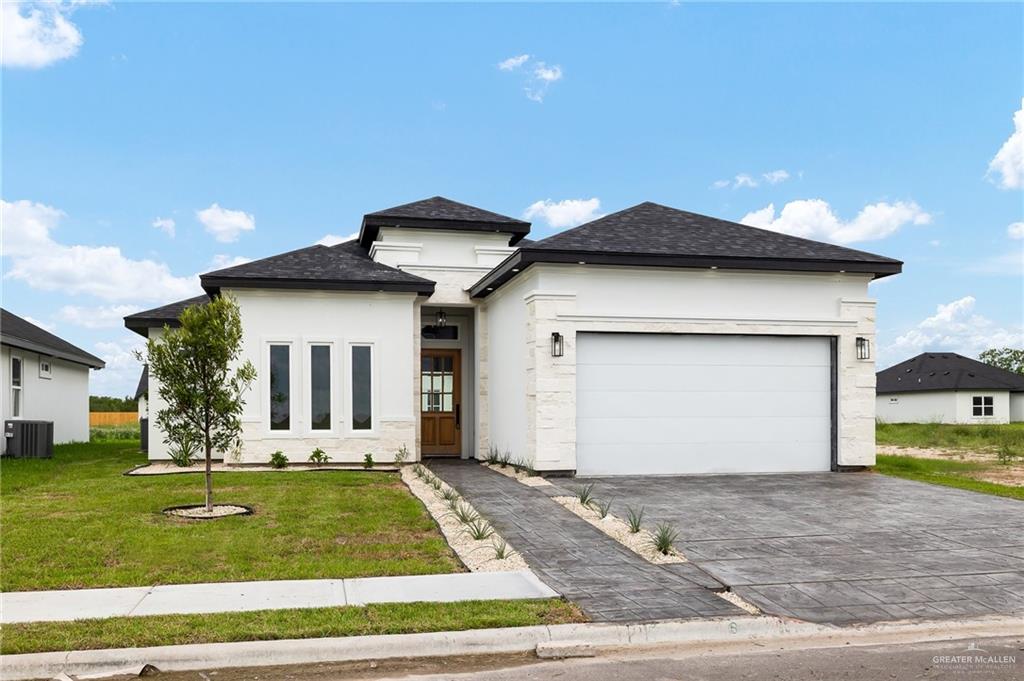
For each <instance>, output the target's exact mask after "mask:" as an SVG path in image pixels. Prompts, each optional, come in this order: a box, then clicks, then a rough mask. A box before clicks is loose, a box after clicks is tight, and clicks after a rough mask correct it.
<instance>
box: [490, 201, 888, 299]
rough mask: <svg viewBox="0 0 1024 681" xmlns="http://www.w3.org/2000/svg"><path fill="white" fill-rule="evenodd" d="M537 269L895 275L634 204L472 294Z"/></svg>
mask: <svg viewBox="0 0 1024 681" xmlns="http://www.w3.org/2000/svg"><path fill="white" fill-rule="evenodd" d="M537 262H562V263H576V262H584V263H586V264H591V265H635V266H646V267H721V268H723V269H729V268H732V269H753V270H791V271H792V270H795V271H808V272H840V271H846V272H863V273H868V274H874V275H875V277H876V278H878V277H884V276H888V275H890V274H896V273H898V272H900V271H901V270H902V265H903V263H901V262H900V261H899V260H894V259H893V258H886V257H884V256H880V255H875V254H873V253H867V252H865V251H858V250H855V249H852V248H845V247H843V246H836V245H834V244H828V243H823V242H820V241H812V240H810V239H802V238H800V237H795V236H790V235H788V234H781V233H779V232H773V231H770V230H766V229H758V228H757V227H750V226H748V225H741V224H739V223H736V222H729V221H728V220H720V219H718V218H712V217H708V216H706V215H698V214H697V213H689V212H687V211H683V210H678V209H676V208H670V207H668V206H662V205H659V204H657V203H651V202H646V203H641V204H639V205H637V206H633V207H632V208H627V209H626V210H622V211H619V212H617V213H612V214H611V215H606V216H604V217H602V218H598V219H597V220H594V221H592V222H588V223H586V224H583V225H580V226H579V227H576V228H574V229H570V230H568V231H565V232H562V233H560V234H556V235H554V236H551V237H548V238H546V239H541V240H540V241H537V242H535V243H532V244H529V245H527V246H523V247H521V248H520V250H519V251H517V252H516V253H515V254H513V255H512V256H510V257H509V258H508V259H506V260H505V262H503V263H502V264H501V265H499V266H498V267H497V268H495V269H494V270H493V271H492V272H491V273H489V274H488V275H487V276H485V277H484V278H483V279H481V280H480V281H479V282H477V284H476V285H475V286H474V287H473V289H472V294H473V295H474V296H477V297H482V296H486V295H487V293H488V292H489V291H491V290H493V289H495V288H497V287H498V286H500V285H501V284H503V283H504V282H505V281H507V280H508V279H510V278H511V277H512V276H514V275H515V273H516V272H518V271H522V270H523V269H525V268H526V267H528V266H529V265H531V264H533V263H537Z"/></svg>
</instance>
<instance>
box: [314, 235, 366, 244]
mask: <svg viewBox="0 0 1024 681" xmlns="http://www.w3.org/2000/svg"><path fill="white" fill-rule="evenodd" d="M358 236H359V232H352V233H351V234H349V235H348V236H338V235H337V234H324V236H323V238H321V239H320V241H317V242H316V244H315V245H317V246H337V245H338V244H343V243H345V242H346V241H352V239H355V238H357V237H358Z"/></svg>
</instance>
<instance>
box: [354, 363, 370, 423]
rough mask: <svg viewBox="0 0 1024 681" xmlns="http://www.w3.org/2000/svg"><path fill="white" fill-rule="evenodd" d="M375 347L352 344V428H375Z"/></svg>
mask: <svg viewBox="0 0 1024 681" xmlns="http://www.w3.org/2000/svg"><path fill="white" fill-rule="evenodd" d="M372 364H373V348H372V347H370V346H369V345H353V346H352V430H372V429H373V407H372V405H373V379H372Z"/></svg>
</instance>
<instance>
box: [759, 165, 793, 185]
mask: <svg viewBox="0 0 1024 681" xmlns="http://www.w3.org/2000/svg"><path fill="white" fill-rule="evenodd" d="M761 177H763V178H764V181H765V182H767V183H768V184H779V183H780V182H785V181H786V180H788V179H789V173H788V172H786V171H785V170H782V169H781V168H780V169H779V170H769V171H768V172H767V173H762V174H761Z"/></svg>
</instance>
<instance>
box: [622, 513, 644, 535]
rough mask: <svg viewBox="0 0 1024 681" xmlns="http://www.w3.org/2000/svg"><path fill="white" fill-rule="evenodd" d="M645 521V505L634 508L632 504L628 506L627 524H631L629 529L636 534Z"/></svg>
mask: <svg viewBox="0 0 1024 681" xmlns="http://www.w3.org/2000/svg"><path fill="white" fill-rule="evenodd" d="M643 522H644V507H643V506H641V507H640V508H638V509H637V508H633V507H632V506H627V507H626V524H627V525H629V531H630V532H632V533H633V534H636V533H637V532H639V531H640V525H641V524H642V523H643Z"/></svg>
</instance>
